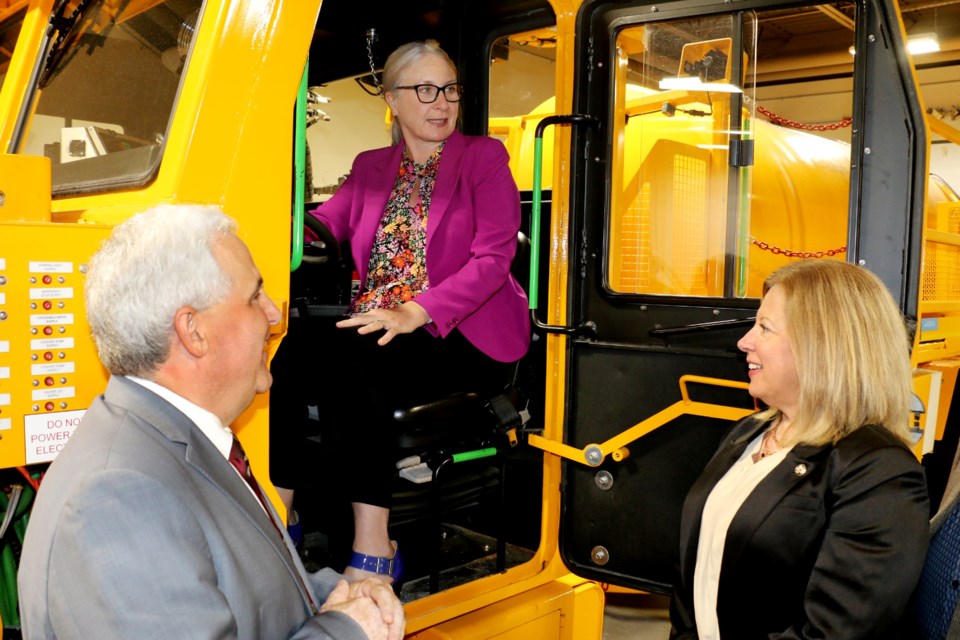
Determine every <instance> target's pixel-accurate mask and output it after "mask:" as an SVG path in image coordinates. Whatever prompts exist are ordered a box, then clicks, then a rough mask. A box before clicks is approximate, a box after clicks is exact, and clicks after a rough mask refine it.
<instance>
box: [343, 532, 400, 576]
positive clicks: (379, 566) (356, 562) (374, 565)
mask: <svg viewBox="0 0 960 640" xmlns="http://www.w3.org/2000/svg"><path fill="white" fill-rule="evenodd" d="M393 548H394V552H393V557H392V558H382V557H380V556H368V555H367V554H365V553H358V552H357V551H354V552H353V555H351V556H350V564H348V565H347V566H349V567H353V568H354V569H359V570H361V571H367V572H369V573H376V574H377V575H381V576H389V577H390V579H391V580H393V584H394V586H396V585H399V584H400V578H401V577H402V576H403V556H402V555H400V547H399V546H397V543H396V542H394V543H393Z"/></svg>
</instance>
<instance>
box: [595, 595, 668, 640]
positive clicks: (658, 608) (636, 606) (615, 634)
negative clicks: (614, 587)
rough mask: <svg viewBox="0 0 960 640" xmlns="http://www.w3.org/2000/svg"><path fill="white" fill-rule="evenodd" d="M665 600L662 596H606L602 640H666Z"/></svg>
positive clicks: (666, 605)
mask: <svg viewBox="0 0 960 640" xmlns="http://www.w3.org/2000/svg"><path fill="white" fill-rule="evenodd" d="M668 606H669V599H668V598H666V597H664V596H654V595H640V594H625V593H610V594H607V605H606V608H605V611H604V616H603V640H667V638H669V637H670V616H669V614H668V612H667V607H668Z"/></svg>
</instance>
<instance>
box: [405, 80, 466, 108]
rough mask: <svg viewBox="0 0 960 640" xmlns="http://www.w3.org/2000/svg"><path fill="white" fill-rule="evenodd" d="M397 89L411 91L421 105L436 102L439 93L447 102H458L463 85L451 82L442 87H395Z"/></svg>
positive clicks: (425, 85) (420, 85) (426, 85)
mask: <svg viewBox="0 0 960 640" xmlns="http://www.w3.org/2000/svg"><path fill="white" fill-rule="evenodd" d="M397 89H413V92H414V93H416V94H417V100H419V101H420V102H422V103H423V104H431V103H434V102H436V101H437V98H438V97H439V96H440V93H441V92H443V97H444V98H446V99H447V102H460V96H462V95H463V85H462V84H460V83H459V82H451V83H450V84H447V85H444V86H442V87H438V86H437V85H435V84H411V85H407V86H405V87H397Z"/></svg>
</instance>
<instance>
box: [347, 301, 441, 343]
mask: <svg viewBox="0 0 960 640" xmlns="http://www.w3.org/2000/svg"><path fill="white" fill-rule="evenodd" d="M428 322H430V315H429V314H428V313H427V310H426V309H424V308H423V307H421V306H420V305H419V304H418V303H417V302H415V301H413V300H411V301H410V302H404V303H403V304H402V305H400V306H399V307H394V308H393V309H374V310H372V311H367V312H366V313H361V314H360V315H356V316H353V317H352V318H347V319H346V320H341V321H340V322H338V323H337V327H339V328H341V329H346V328H348V327H359V329H357V333H359V334H360V335H366V334H368V333H373V332H374V331H381V330H382V331H383V335H382V336H381V337H380V339H379V340H377V344H378V345H380V346H381V347H382V346H383V345H385V344H387V343H388V342H390V341H391V340H393V338H394V336H398V335H400V334H401V333H411V332H413V331H415V330H417V329H419V328H420V327H422V326H423V325H425V324H427V323H428Z"/></svg>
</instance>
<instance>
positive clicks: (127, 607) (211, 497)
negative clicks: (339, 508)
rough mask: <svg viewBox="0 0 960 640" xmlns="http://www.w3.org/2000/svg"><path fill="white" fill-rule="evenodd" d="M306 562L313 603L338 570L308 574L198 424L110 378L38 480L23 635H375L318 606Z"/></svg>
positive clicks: (259, 638) (23, 583)
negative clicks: (314, 608)
mask: <svg viewBox="0 0 960 640" xmlns="http://www.w3.org/2000/svg"><path fill="white" fill-rule="evenodd" d="M270 508H271V509H272V506H271V507H270ZM284 546H286V548H284ZM298 573H299V574H300V576H301V577H302V578H303V581H304V582H305V583H306V584H308V585H309V587H307V588H310V589H312V590H313V592H314V595H315V596H316V597H317V598H316V599H315V601H316V602H318V603H320V602H323V600H324V599H326V597H327V596H328V595H329V593H330V591H331V590H332V588H333V586H334V585H335V584H336V580H337V579H338V578H340V576H339V574H337V573H335V572H334V571H332V570H329V569H324V570H322V571H320V572H318V573H316V574H312V575H308V574H307V573H306V572H305V570H304V568H303V565H302V564H301V563H300V559H299V557H298V556H297V554H296V552H295V551H293V547H292V546H291V544H290V539H289V537H288V536H287V535H286V531H284V532H283V535H282V537H281V535H279V534H278V533H277V530H276V529H275V528H274V526H273V525H272V524H271V523H270V520H269V519H268V518H267V515H266V513H264V511H263V509H262V508H261V507H260V505H259V503H258V502H257V499H256V498H255V497H254V496H253V495H252V494H251V493H250V491H249V489H248V488H247V487H246V485H245V484H244V481H243V480H242V479H241V478H240V476H239V475H238V474H237V473H236V471H234V469H233V468H232V467H231V466H230V463H229V462H228V461H227V460H225V459H224V457H223V456H222V455H221V454H220V453H219V452H218V451H217V449H216V448H215V447H214V446H213V443H211V442H210V441H209V440H208V439H207V438H206V436H204V435H203V434H202V433H201V432H200V430H199V428H197V427H196V426H195V425H194V424H193V422H191V421H190V420H189V419H188V418H187V417H186V416H185V415H183V414H182V413H181V412H180V411H178V410H177V409H176V408H174V407H173V406H172V405H171V404H169V403H168V402H166V401H165V400H163V399H161V398H160V397H158V396H157V395H156V394H154V393H152V392H150V391H149V390H147V389H145V388H144V387H142V386H140V385H138V384H136V383H134V382H132V381H130V380H127V379H125V378H123V377H116V376H115V377H113V378H112V379H111V380H110V382H109V384H108V385H107V389H106V391H105V392H104V394H103V395H102V396H100V397H98V398H97V399H96V401H94V403H93V404H92V405H91V407H90V409H89V410H88V411H87V413H86V415H85V416H84V418H83V421H82V422H81V424H80V426H79V427H78V428H77V430H76V432H75V433H74V435H73V437H72V438H71V440H70V442H69V443H67V445H66V446H65V447H64V449H63V451H61V452H60V455H59V456H58V457H57V459H56V460H55V461H54V463H53V464H52V465H51V466H50V469H49V471H48V473H47V474H46V476H45V477H44V480H43V484H42V485H41V487H40V491H39V494H38V496H37V501H36V504H35V506H34V508H33V513H32V515H31V519H30V524H29V526H28V527H27V534H26V540H25V542H24V547H23V553H22V555H21V559H20V570H19V589H20V609H21V617H22V625H23V637H24V638H25V639H27V640H32V639H34V638H71V639H72V638H96V639H97V640H109V639H112V638H138V639H142V638H162V639H164V640H169V639H170V638H176V639H177V640H183V639H186V638H238V639H249V640H268V639H272V638H277V639H279V638H297V639H301V638H337V639H351V640H352V639H354V638H356V639H364V638H366V635H365V634H364V633H363V631H362V629H361V628H360V626H359V625H358V624H357V623H356V622H354V621H353V620H352V619H350V618H349V617H348V616H346V615H344V614H341V613H336V612H331V613H323V614H319V615H317V616H312V615H311V613H310V609H309V605H308V601H307V599H306V594H305V593H304V591H303V588H302V587H301V582H300V580H298V578H297V574H298Z"/></svg>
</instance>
